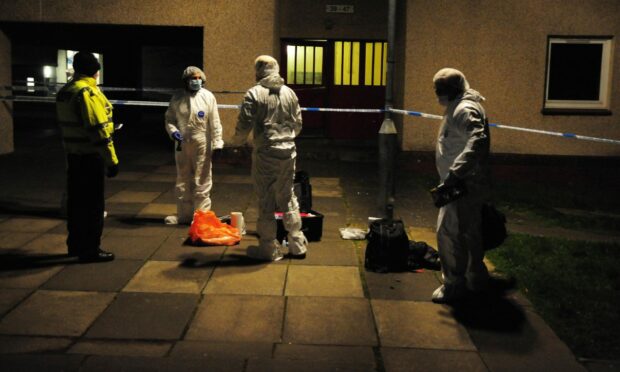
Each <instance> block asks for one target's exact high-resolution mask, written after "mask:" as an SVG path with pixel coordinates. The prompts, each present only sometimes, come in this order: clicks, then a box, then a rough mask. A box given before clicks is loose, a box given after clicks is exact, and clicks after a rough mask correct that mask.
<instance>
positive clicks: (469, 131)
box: [435, 84, 490, 293]
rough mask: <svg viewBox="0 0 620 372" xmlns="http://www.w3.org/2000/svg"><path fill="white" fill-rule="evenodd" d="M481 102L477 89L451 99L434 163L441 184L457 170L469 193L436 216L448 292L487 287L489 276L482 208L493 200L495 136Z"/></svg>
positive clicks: (439, 247) (440, 254)
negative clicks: (491, 164) (492, 148)
mask: <svg viewBox="0 0 620 372" xmlns="http://www.w3.org/2000/svg"><path fill="white" fill-rule="evenodd" d="M466 86H467V87H468V84H467V85H466ZM482 100H484V98H483V97H482V96H481V95H480V94H479V93H478V92H476V91H475V90H473V89H467V90H466V91H465V93H463V94H461V95H459V96H458V97H457V98H455V99H454V100H452V101H450V102H449V104H448V106H447V107H446V112H445V116H444V119H443V122H442V124H441V127H440V129H439V137H438V140H437V148H436V153H435V161H436V165H437V171H438V173H439V177H440V179H441V182H444V181H445V180H446V178H447V177H448V174H449V172H452V173H454V175H456V176H457V177H458V178H459V179H462V180H464V182H465V186H466V187H467V194H466V195H465V196H464V197H462V198H460V199H457V200H455V201H453V202H451V203H449V204H447V205H445V206H444V207H442V208H440V209H439V215H438V218H437V244H438V250H439V256H440V260H441V269H442V274H443V279H444V286H445V287H446V292H448V289H450V290H451V291H452V293H454V291H460V292H462V291H464V289H465V288H469V289H470V290H473V291H478V290H483V289H484V287H485V286H486V284H487V279H488V272H487V268H486V266H485V264H484V262H483V261H482V260H483V258H484V250H483V248H482V236H481V210H482V204H483V203H484V202H485V201H487V200H488V199H489V198H490V179H489V166H488V156H489V148H490V136H489V127H488V124H487V123H486V114H485V111H484V108H483V107H482V106H481V105H480V103H479V102H481V101H482Z"/></svg>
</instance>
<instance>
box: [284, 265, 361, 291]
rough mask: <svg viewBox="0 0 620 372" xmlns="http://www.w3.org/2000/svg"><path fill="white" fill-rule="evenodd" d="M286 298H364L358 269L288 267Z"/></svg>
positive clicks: (345, 267)
mask: <svg viewBox="0 0 620 372" xmlns="http://www.w3.org/2000/svg"><path fill="white" fill-rule="evenodd" d="M284 293H285V295H286V296H313V297H319V296H321V297H322V296H327V297H364V290H363V289H362V281H361V279H360V274H359V269H358V268H357V267H348V266H301V265H295V266H292V265H291V266H290V268H289V271H288V277H287V279H286V290H285V292H284Z"/></svg>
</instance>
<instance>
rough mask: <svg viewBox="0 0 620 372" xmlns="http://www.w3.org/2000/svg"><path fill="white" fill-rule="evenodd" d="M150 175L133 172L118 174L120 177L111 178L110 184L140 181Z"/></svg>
mask: <svg viewBox="0 0 620 372" xmlns="http://www.w3.org/2000/svg"><path fill="white" fill-rule="evenodd" d="M147 175H150V173H147V172H132V171H123V172H118V175H117V176H116V177H114V178H110V179H109V181H110V182H118V181H138V180H141V179H143V178H144V177H146V176H147Z"/></svg>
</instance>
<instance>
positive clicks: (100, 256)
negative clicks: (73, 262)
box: [80, 248, 114, 262]
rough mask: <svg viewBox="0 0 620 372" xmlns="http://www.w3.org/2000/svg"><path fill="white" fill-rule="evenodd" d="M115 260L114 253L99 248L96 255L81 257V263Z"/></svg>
mask: <svg viewBox="0 0 620 372" xmlns="http://www.w3.org/2000/svg"><path fill="white" fill-rule="evenodd" d="M113 259H114V253H112V252H106V251H104V250H103V249H101V248H99V249H97V250H96V251H95V253H94V254H86V255H80V262H106V261H112V260H113Z"/></svg>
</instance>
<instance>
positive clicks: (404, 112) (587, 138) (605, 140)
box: [390, 109, 620, 145]
mask: <svg viewBox="0 0 620 372" xmlns="http://www.w3.org/2000/svg"><path fill="white" fill-rule="evenodd" d="M390 112H393V113H395V114H401V115H409V116H418V117H423V118H428V119H438V120H441V119H443V116H440V115H433V114H427V113H424V112H418V111H408V110H398V109H390ZM489 127H491V128H500V129H509V130H517V131H520V132H527V133H536V134H545V135H549V136H555V137H564V138H574V139H579V140H584V141H593V142H601V143H610V144H614V145H620V140H614V139H609V138H599V137H590V136H582V135H580V134H575V133H563V132H552V131H548V130H540V129H531V128H522V127H515V126H511V125H504V124H498V123H489Z"/></svg>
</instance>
